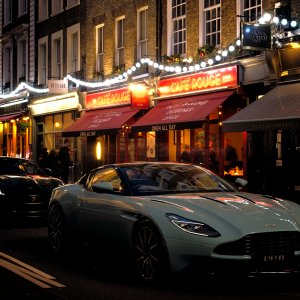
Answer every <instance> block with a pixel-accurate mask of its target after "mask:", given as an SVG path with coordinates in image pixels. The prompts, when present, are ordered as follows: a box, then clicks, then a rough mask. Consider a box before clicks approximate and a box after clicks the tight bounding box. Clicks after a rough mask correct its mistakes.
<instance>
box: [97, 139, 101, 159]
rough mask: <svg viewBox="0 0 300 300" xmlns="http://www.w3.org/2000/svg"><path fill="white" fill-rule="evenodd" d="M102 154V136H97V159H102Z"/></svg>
mask: <svg viewBox="0 0 300 300" xmlns="http://www.w3.org/2000/svg"><path fill="white" fill-rule="evenodd" d="M101 155H102V147H101V140H100V138H97V143H96V158H97V160H100V159H101Z"/></svg>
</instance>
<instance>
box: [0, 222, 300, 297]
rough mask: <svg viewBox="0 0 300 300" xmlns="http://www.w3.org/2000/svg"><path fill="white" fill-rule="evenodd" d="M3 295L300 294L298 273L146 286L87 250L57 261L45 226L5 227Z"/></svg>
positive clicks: (0, 238)
mask: <svg viewBox="0 0 300 300" xmlns="http://www.w3.org/2000/svg"><path fill="white" fill-rule="evenodd" d="M0 245H1V246H0V278H1V280H0V294H1V299H3V300H10V299H16V300H19V299H24V300H25V299H45V300H48V299H49V300H54V299H57V300H61V299H65V300H67V299H72V300H76V299H93V300H96V299H145V300H146V299H158V300H159V299H175V300H176V299H299V297H300V288H299V284H297V282H298V281H299V276H294V277H292V276H285V275H284V276H280V275H276V276H275V275H274V276H269V277H260V278H251V277H248V278H239V279H237V278H232V274H231V273H230V270H228V277H227V276H226V278H224V277H223V278H203V277H198V276H197V275H195V274H194V273H193V274H179V275H176V276H175V275H173V276H171V277H170V278H169V279H167V278H166V279H165V280H164V281H163V282H160V283H159V284H157V285H155V286H145V285H141V284H140V283H138V282H136V281H134V280H133V279H132V278H131V277H129V276H128V274H127V273H126V270H123V271H120V270H118V271H117V270H116V267H110V266H109V263H108V262H105V259H104V260H103V261H102V263H101V262H100V263H97V264H96V263H95V264H94V263H93V262H92V261H91V260H89V259H88V257H87V256H86V255H83V253H81V252H79V251H76V250H75V249H74V251H73V253H70V255H68V256H66V257H64V258H63V259H61V260H59V261H56V260H54V259H53V258H52V257H51V256H50V255H49V253H48V250H47V228H46V227H45V226H44V225H42V226H41V225H38V226H27V227H20V226H18V227H15V226H11V227H6V228H1V229H0Z"/></svg>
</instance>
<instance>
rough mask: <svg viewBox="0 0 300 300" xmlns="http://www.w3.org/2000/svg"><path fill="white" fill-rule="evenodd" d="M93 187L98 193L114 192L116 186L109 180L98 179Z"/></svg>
mask: <svg viewBox="0 0 300 300" xmlns="http://www.w3.org/2000/svg"><path fill="white" fill-rule="evenodd" d="M92 189H93V191H94V192H96V193H112V192H113V191H114V187H113V185H112V184H111V183H110V182H107V181H98V182H95V183H94V184H93V185H92Z"/></svg>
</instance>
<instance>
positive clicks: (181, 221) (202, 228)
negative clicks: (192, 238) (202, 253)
mask: <svg viewBox="0 0 300 300" xmlns="http://www.w3.org/2000/svg"><path fill="white" fill-rule="evenodd" d="M166 217H167V218H168V219H169V220H170V221H171V222H172V223H173V224H174V225H175V226H177V227H179V228H180V229H182V230H183V231H186V232H188V233H191V234H198V235H202V236H207V237H218V236H221V234H220V233H219V232H218V231H216V230H215V229H213V228H212V227H210V226H209V225H207V224H204V223H201V222H197V221H193V220H189V219H185V218H183V217H180V216H178V215H174V214H166Z"/></svg>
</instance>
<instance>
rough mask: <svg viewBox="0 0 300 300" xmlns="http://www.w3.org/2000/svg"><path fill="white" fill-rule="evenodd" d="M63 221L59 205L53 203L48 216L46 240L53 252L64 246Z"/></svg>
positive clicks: (59, 250) (60, 249)
mask: <svg viewBox="0 0 300 300" xmlns="http://www.w3.org/2000/svg"><path fill="white" fill-rule="evenodd" d="M63 229H64V221H63V215H62V211H61V209H60V207H59V206H58V205H53V206H52V207H51V208H50V211H49V216H48V240H49V247H50V249H51V251H52V252H53V253H55V254H57V253H59V252H61V251H62V249H63V246H64V231H63Z"/></svg>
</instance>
